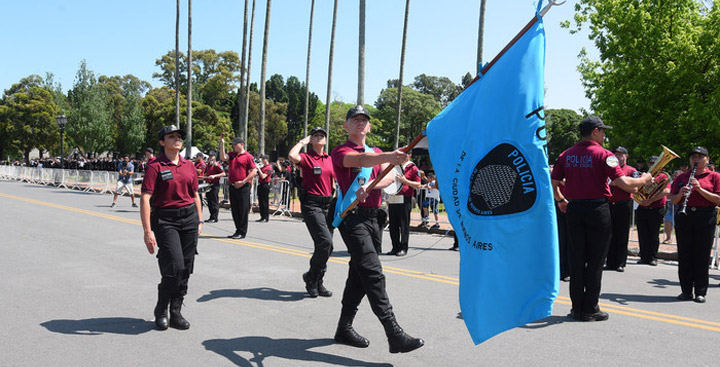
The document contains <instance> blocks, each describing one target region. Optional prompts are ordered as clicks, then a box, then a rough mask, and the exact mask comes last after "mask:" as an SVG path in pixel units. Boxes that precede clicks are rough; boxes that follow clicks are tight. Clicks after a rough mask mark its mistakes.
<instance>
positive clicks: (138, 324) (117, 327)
mask: <svg viewBox="0 0 720 367" xmlns="http://www.w3.org/2000/svg"><path fill="white" fill-rule="evenodd" d="M40 326H43V327H45V328H46V329H48V330H49V331H52V332H54V333H62V334H71V335H103V334H106V333H109V334H124V335H140V334H143V333H147V332H148V331H150V330H152V329H153V328H154V327H155V323H153V322H151V321H147V320H143V319H134V318H129V317H99V318H94V319H83V320H66V319H59V320H50V321H46V322H43V323H41V324H40Z"/></svg>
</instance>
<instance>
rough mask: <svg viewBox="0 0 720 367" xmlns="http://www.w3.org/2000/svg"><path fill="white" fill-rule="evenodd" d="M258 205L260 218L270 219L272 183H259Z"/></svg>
mask: <svg viewBox="0 0 720 367" xmlns="http://www.w3.org/2000/svg"><path fill="white" fill-rule="evenodd" d="M257 195H258V207H259V208H260V219H265V220H268V219H270V183H258V188H257Z"/></svg>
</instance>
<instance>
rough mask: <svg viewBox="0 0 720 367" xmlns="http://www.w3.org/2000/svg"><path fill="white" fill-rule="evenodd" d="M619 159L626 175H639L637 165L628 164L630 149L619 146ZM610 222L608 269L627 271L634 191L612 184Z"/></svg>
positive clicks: (619, 163) (617, 153) (617, 154)
mask: <svg viewBox="0 0 720 367" xmlns="http://www.w3.org/2000/svg"><path fill="white" fill-rule="evenodd" d="M614 154H615V157H616V158H617V159H618V167H620V169H621V170H622V173H623V175H624V176H627V177H639V174H638V173H637V172H638V171H637V170H636V169H635V167H633V166H631V165H629V164H627V160H628V156H629V155H628V150H627V149H626V148H625V147H621V146H618V147H617V148H615V151H614ZM610 193H611V194H612V195H611V196H610V199H608V202H609V203H610V222H611V227H612V236H610V247H609V248H608V254H607V267H606V269H608V270H615V271H618V272H623V271H625V265H626V263H627V251H628V238H629V236H630V224H631V223H632V212H633V200H632V193H630V192H627V191H625V190H623V189H621V188H620V187H618V186H616V185H610Z"/></svg>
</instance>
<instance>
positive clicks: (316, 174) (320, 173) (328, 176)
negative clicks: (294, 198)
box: [300, 149, 335, 196]
mask: <svg viewBox="0 0 720 367" xmlns="http://www.w3.org/2000/svg"><path fill="white" fill-rule="evenodd" d="M300 169H301V170H302V178H303V180H302V185H303V188H304V189H305V191H306V192H307V193H308V194H311V195H318V196H332V190H333V187H332V184H333V179H334V178H335V170H334V167H333V160H332V158H330V156H329V155H327V154H326V153H325V152H323V154H322V155H321V154H317V152H315V150H312V149H310V150H308V152H307V153H300Z"/></svg>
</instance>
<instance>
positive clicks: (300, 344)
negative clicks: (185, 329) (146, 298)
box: [203, 336, 392, 367]
mask: <svg viewBox="0 0 720 367" xmlns="http://www.w3.org/2000/svg"><path fill="white" fill-rule="evenodd" d="M331 344H335V341H334V340H332V339H272V338H268V337H263V336H247V337H242V338H235V339H211V340H206V341H204V342H203V345H204V346H205V349H207V350H209V351H212V352H215V353H217V354H219V355H221V356H223V357H225V358H227V359H228V360H229V361H230V362H232V363H233V364H235V365H236V366H243V367H254V366H257V367H262V366H264V360H265V358H268V357H276V358H285V359H289V360H297V361H307V362H323V363H327V364H334V365H338V366H368V367H392V365H391V364H388V363H373V362H365V361H359V360H356V359H352V358H348V357H343V356H337V355H333V354H328V353H322V352H315V351H311V350H310V349H312V348H316V347H324V346H328V345H331ZM238 352H248V353H251V354H252V355H253V356H252V358H250V359H245V358H243V357H242V356H241V355H240V354H238ZM299 365H303V363H299Z"/></svg>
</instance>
